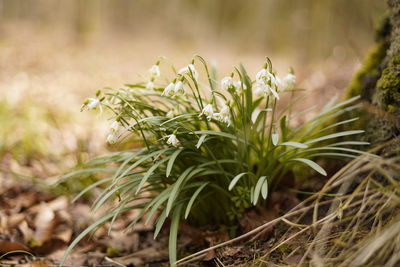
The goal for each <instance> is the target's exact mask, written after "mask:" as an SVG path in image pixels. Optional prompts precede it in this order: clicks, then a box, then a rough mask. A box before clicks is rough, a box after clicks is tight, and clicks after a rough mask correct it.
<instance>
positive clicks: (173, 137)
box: [167, 134, 179, 147]
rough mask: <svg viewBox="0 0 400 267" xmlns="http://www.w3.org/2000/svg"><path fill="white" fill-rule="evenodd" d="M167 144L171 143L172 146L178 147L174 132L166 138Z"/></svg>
mask: <svg viewBox="0 0 400 267" xmlns="http://www.w3.org/2000/svg"><path fill="white" fill-rule="evenodd" d="M167 144H169V145H172V146H174V147H178V146H179V140H178V138H176V135H175V134H171V135H169V137H168V140H167Z"/></svg>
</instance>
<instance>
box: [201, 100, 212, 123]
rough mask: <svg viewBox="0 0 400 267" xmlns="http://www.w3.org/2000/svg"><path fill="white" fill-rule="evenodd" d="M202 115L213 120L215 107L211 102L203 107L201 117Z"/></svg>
mask: <svg viewBox="0 0 400 267" xmlns="http://www.w3.org/2000/svg"><path fill="white" fill-rule="evenodd" d="M202 115H204V116H206V117H207V119H208V120H211V118H212V117H213V116H214V109H213V107H212V105H211V104H208V105H206V106H205V107H204V108H203V110H202V111H201V113H200V115H199V117H200V116H202Z"/></svg>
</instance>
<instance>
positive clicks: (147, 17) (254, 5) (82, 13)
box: [0, 0, 385, 61]
mask: <svg viewBox="0 0 400 267" xmlns="http://www.w3.org/2000/svg"><path fill="white" fill-rule="evenodd" d="M384 2H385V1H382V0H350V1H349V0H335V1H328V0H327V1H325V0H324V1H321V0H290V1H279V0H268V1H267V0H252V1H242V0H220V1H215V0H171V1H159V0H136V1H129V0H116V1H110V0H99V1H95V0H70V1H52V0H0V24H1V25H2V26H3V27H1V28H4V26H5V25H8V24H11V23H15V22H18V23H20V27H24V26H23V25H24V24H25V25H26V24H29V25H30V26H35V27H37V28H39V29H41V30H55V31H60V32H62V33H63V34H64V35H67V36H69V37H70V38H71V39H73V40H75V41H76V42H78V43H79V42H83V43H85V42H88V41H91V40H93V39H98V38H100V39H108V40H111V39H115V38H117V39H121V38H134V39H135V38H148V40H149V42H164V41H165V40H166V39H169V40H172V41H173V42H174V43H175V44H176V45H177V46H181V47H185V46H189V45H190V46H192V45H193V44H194V43H195V44H196V43H199V42H203V43H204V42H205V43H209V45H210V46H212V45H213V44H214V43H220V44H222V45H225V46H228V47H232V46H233V47H234V48H235V49H236V50H238V51H240V50H252V51H260V50H262V51H268V52H271V51H272V52H274V53H286V54H289V55H290V56H293V57H295V58H296V59H297V60H300V61H310V60H313V59H316V58H321V57H327V56H330V55H331V54H334V55H335V56H337V57H339V58H343V57H346V56H349V55H356V56H361V55H362V52H361V51H364V49H365V44H368V43H369V42H371V40H372V34H371V32H372V29H373V24H374V23H373V22H374V20H376V17H379V16H380V14H382V10H384ZM0 33H1V32H0ZM2 35H3V34H2ZM27 41H28V40H27ZM268 54H270V53H268Z"/></svg>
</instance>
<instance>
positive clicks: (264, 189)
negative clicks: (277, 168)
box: [261, 179, 268, 199]
mask: <svg viewBox="0 0 400 267" xmlns="http://www.w3.org/2000/svg"><path fill="white" fill-rule="evenodd" d="M261 196H262V197H263V199H267V196H268V179H265V181H264V183H263V185H262V187H261Z"/></svg>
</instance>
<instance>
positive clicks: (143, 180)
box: [135, 156, 170, 195]
mask: <svg viewBox="0 0 400 267" xmlns="http://www.w3.org/2000/svg"><path fill="white" fill-rule="evenodd" d="M169 158H170V156H168V157H165V158H163V159H162V160H160V161H158V162H157V163H155V164H154V165H153V166H151V168H150V169H149V170H148V171H147V172H146V174H145V175H144V176H143V178H142V180H141V181H140V184H139V186H138V188H137V189H136V192H135V195H137V194H138V193H139V191H140V189H142V187H143V185H144V184H145V183H146V181H147V179H149V177H150V175H152V174H153V172H154V171H155V170H156V169H157V168H158V167H159V166H160V165H161V164H163V163H164V162H166V161H167V160H168V159H169Z"/></svg>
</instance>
